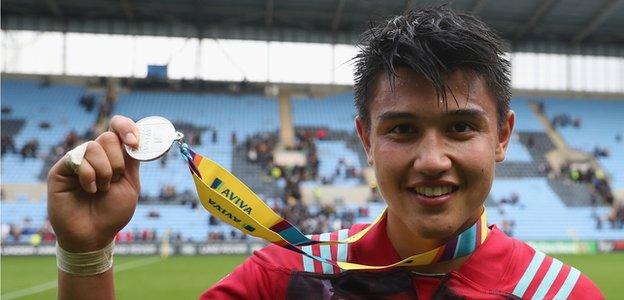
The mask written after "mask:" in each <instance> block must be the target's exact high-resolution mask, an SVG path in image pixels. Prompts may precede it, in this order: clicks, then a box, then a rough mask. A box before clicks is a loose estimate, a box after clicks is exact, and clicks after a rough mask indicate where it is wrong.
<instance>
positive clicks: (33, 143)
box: [20, 138, 39, 159]
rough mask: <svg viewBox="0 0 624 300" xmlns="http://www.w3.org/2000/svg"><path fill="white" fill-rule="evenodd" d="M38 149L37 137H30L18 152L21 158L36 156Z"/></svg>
mask: <svg viewBox="0 0 624 300" xmlns="http://www.w3.org/2000/svg"><path fill="white" fill-rule="evenodd" d="M38 150H39V141H38V140H37V139H34V138H33V139H31V140H30V141H28V143H26V144H25V145H24V147H22V150H21V151H20V154H21V155H22V158H23V159H26V158H37V151H38Z"/></svg>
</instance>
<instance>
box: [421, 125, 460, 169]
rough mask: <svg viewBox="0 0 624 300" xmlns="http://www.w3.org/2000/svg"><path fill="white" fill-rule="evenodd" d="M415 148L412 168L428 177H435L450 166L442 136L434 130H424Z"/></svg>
mask: <svg viewBox="0 0 624 300" xmlns="http://www.w3.org/2000/svg"><path fill="white" fill-rule="evenodd" d="M415 148H416V149H415V151H416V158H415V159H414V163H413V168H414V170H415V171H416V172H418V173H420V174H422V175H424V176H425V177H428V178H435V177H439V176H441V175H443V174H444V173H445V172H446V171H448V170H449V169H450V168H451V164H452V163H451V159H450V157H449V155H448V149H447V148H448V147H447V146H446V142H445V140H444V136H443V135H442V134H440V133H438V132H436V131H435V130H428V131H426V132H424V134H423V136H422V137H421V139H420V141H418V143H417V145H416V147H415ZM465 151H469V150H468V149H465Z"/></svg>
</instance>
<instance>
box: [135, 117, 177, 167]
mask: <svg viewBox="0 0 624 300" xmlns="http://www.w3.org/2000/svg"><path fill="white" fill-rule="evenodd" d="M136 125H137V127H138V128H139V146H138V147H137V148H131V147H128V146H127V145H124V147H126V152H128V155H130V156H131V157H132V158H134V159H136V160H141V161H150V160H155V159H158V158H160V157H161V156H163V155H164V154H165V153H167V151H169V148H171V145H172V144H173V142H174V141H176V140H180V139H182V137H183V135H182V133H180V132H176V130H175V128H174V127H173V124H171V122H169V120H167V119H165V118H163V117H159V116H151V117H146V118H143V119H141V120H139V121H138V122H136Z"/></svg>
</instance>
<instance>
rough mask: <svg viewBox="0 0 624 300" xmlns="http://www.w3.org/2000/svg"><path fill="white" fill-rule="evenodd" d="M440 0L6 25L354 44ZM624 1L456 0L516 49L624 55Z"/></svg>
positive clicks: (287, 5)
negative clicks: (377, 25) (373, 28)
mask: <svg viewBox="0 0 624 300" xmlns="http://www.w3.org/2000/svg"><path fill="white" fill-rule="evenodd" d="M446 2H448V1H434V0H418V1H414V0H387V1H372V0H359V1H352V0H340V1H337V0H316V1H307V0H289V1H275V0H238V1H226V0H178V1H167V0H86V1H65V0H57V1H36V0H3V1H2V8H1V11H2V19H1V25H2V29H5V30H35V31H58V32H84V33H103V34H126V35H152V36H171V37H186V38H196V37H202V38H220V39H243V40H259V41H284V42H314V43H332V44H354V43H355V42H356V41H357V40H358V38H359V35H360V33H361V32H362V31H363V30H365V29H366V28H367V27H369V26H370V22H371V21H375V20H383V19H384V18H385V16H389V15H394V14H397V13H400V12H401V11H403V10H405V9H407V8H410V7H415V6H421V7H422V6H434V5H440V4H443V3H446ZM622 3H624V0H594V1H579V0H548V1H542V0H524V1H487V0H455V1H452V2H451V3H449V4H448V5H449V6H451V7H452V8H453V9H455V10H458V11H469V12H472V13H474V14H477V15H478V16H479V17H480V18H481V19H483V20H484V21H485V22H486V23H488V24H490V25H491V26H492V27H493V28H494V29H495V30H496V31H497V32H499V33H500V34H501V36H502V37H503V38H505V39H506V40H507V41H508V42H509V44H510V45H511V48H512V50H513V51H514V52H542V53H566V54H586V55H605V56H624V31H622V30H620V28H624V5H622Z"/></svg>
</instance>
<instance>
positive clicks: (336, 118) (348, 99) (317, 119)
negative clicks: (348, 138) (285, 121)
mask: <svg viewBox="0 0 624 300" xmlns="http://www.w3.org/2000/svg"><path fill="white" fill-rule="evenodd" d="M291 103H292V114H293V123H294V124H293V125H294V126H300V127H318V126H322V127H326V128H329V129H332V130H338V131H346V132H353V131H354V124H353V120H354V118H355V109H354V107H353V94H352V93H343V94H337V95H332V96H328V97H325V98H321V99H307V98H294V99H293V100H292V102H291Z"/></svg>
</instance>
